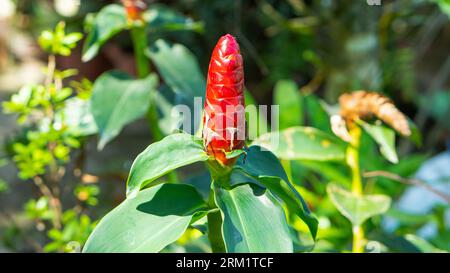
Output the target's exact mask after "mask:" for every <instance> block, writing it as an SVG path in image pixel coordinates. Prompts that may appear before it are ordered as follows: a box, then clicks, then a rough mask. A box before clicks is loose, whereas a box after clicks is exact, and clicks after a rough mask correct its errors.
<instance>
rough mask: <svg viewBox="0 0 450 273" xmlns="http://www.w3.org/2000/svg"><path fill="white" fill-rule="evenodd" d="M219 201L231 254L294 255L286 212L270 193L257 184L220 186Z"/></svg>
mask: <svg viewBox="0 0 450 273" xmlns="http://www.w3.org/2000/svg"><path fill="white" fill-rule="evenodd" d="M215 198H216V203H217V206H218V207H219V208H220V210H221V212H222V217H223V224H222V233H223V238H224V241H225V246H226V249H227V252H228V253H237V252H240V253H242V252H246V253H247V252H250V253H262V252H272V253H274V252H293V243H292V240H291V238H290V235H289V229H288V225H287V222H286V217H285V215H284V212H283V209H282V207H281V206H280V204H279V203H278V201H277V200H276V199H275V198H274V197H273V196H272V194H271V193H270V192H269V191H267V190H265V189H263V188H261V187H259V186H257V185H255V184H243V185H238V186H236V187H234V188H232V189H230V190H226V189H223V188H220V187H217V188H216V189H215Z"/></svg>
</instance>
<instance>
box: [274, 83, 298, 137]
mask: <svg viewBox="0 0 450 273" xmlns="http://www.w3.org/2000/svg"><path fill="white" fill-rule="evenodd" d="M274 102H275V104H277V105H279V106H280V130H283V129H286V128H289V127H292V126H300V125H302V124H303V109H302V104H303V100H302V97H301V95H300V92H299V90H298V86H297V84H296V83H295V82H294V81H291V80H281V81H278V82H277V84H276V85H275V91H274Z"/></svg>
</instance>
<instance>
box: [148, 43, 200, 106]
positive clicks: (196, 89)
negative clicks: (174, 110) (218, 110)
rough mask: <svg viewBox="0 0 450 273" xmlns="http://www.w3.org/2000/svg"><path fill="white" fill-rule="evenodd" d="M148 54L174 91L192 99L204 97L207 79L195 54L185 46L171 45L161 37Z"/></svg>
mask: <svg viewBox="0 0 450 273" xmlns="http://www.w3.org/2000/svg"><path fill="white" fill-rule="evenodd" d="M147 56H149V57H150V58H151V59H152V61H153V63H154V64H155V65H156V67H157V68H158V71H159V73H160V74H161V77H162V78H163V79H164V82H165V83H166V84H167V85H168V86H169V87H170V88H171V89H172V90H173V91H174V92H176V93H179V94H181V95H182V96H184V97H186V98H189V99H191V100H192V98H193V97H203V95H204V93H205V89H206V82H205V79H204V77H203V75H202V73H201V70H200V68H199V66H198V62H197V60H196V58H195V56H194V55H193V54H192V53H191V52H190V51H189V49H187V48H186V47H185V46H183V45H180V44H174V45H169V44H167V43H166V42H165V41H164V40H161V39H159V40H157V41H156V42H155V43H154V45H153V46H152V47H151V48H150V49H149V50H147Z"/></svg>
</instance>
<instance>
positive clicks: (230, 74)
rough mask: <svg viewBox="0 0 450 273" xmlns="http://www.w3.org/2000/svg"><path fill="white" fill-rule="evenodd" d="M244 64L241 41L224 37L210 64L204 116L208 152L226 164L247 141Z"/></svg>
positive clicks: (231, 37) (231, 160)
mask: <svg viewBox="0 0 450 273" xmlns="http://www.w3.org/2000/svg"><path fill="white" fill-rule="evenodd" d="M244 107H245V102H244V66H243V60H242V56H241V53H240V50H239V44H238V43H237V41H236V40H235V39H234V37H233V36H231V35H230V34H227V35H225V36H222V37H221V38H220V40H219V42H218V43H217V45H216V47H215V48H214V51H213V53H212V56H211V61H210V63H209V70H208V79H207V84H206V98H205V110H204V115H203V140H204V145H205V149H206V151H207V153H208V154H209V155H211V156H214V158H215V159H216V160H217V161H219V162H220V163H221V164H223V165H231V164H233V163H234V162H235V161H236V159H227V158H226V154H227V153H228V152H231V151H233V150H235V149H241V148H242V147H243V146H244V142H245V109H244Z"/></svg>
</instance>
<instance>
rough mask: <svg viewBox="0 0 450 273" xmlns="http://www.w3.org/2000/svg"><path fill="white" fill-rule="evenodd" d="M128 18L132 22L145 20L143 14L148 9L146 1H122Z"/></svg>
mask: <svg viewBox="0 0 450 273" xmlns="http://www.w3.org/2000/svg"><path fill="white" fill-rule="evenodd" d="M122 4H123V6H124V7H125V11H126V13H127V17H128V19H129V20H131V21H136V20H143V18H142V14H143V12H144V11H145V10H146V9H147V4H146V3H145V1H144V0H122Z"/></svg>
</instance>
